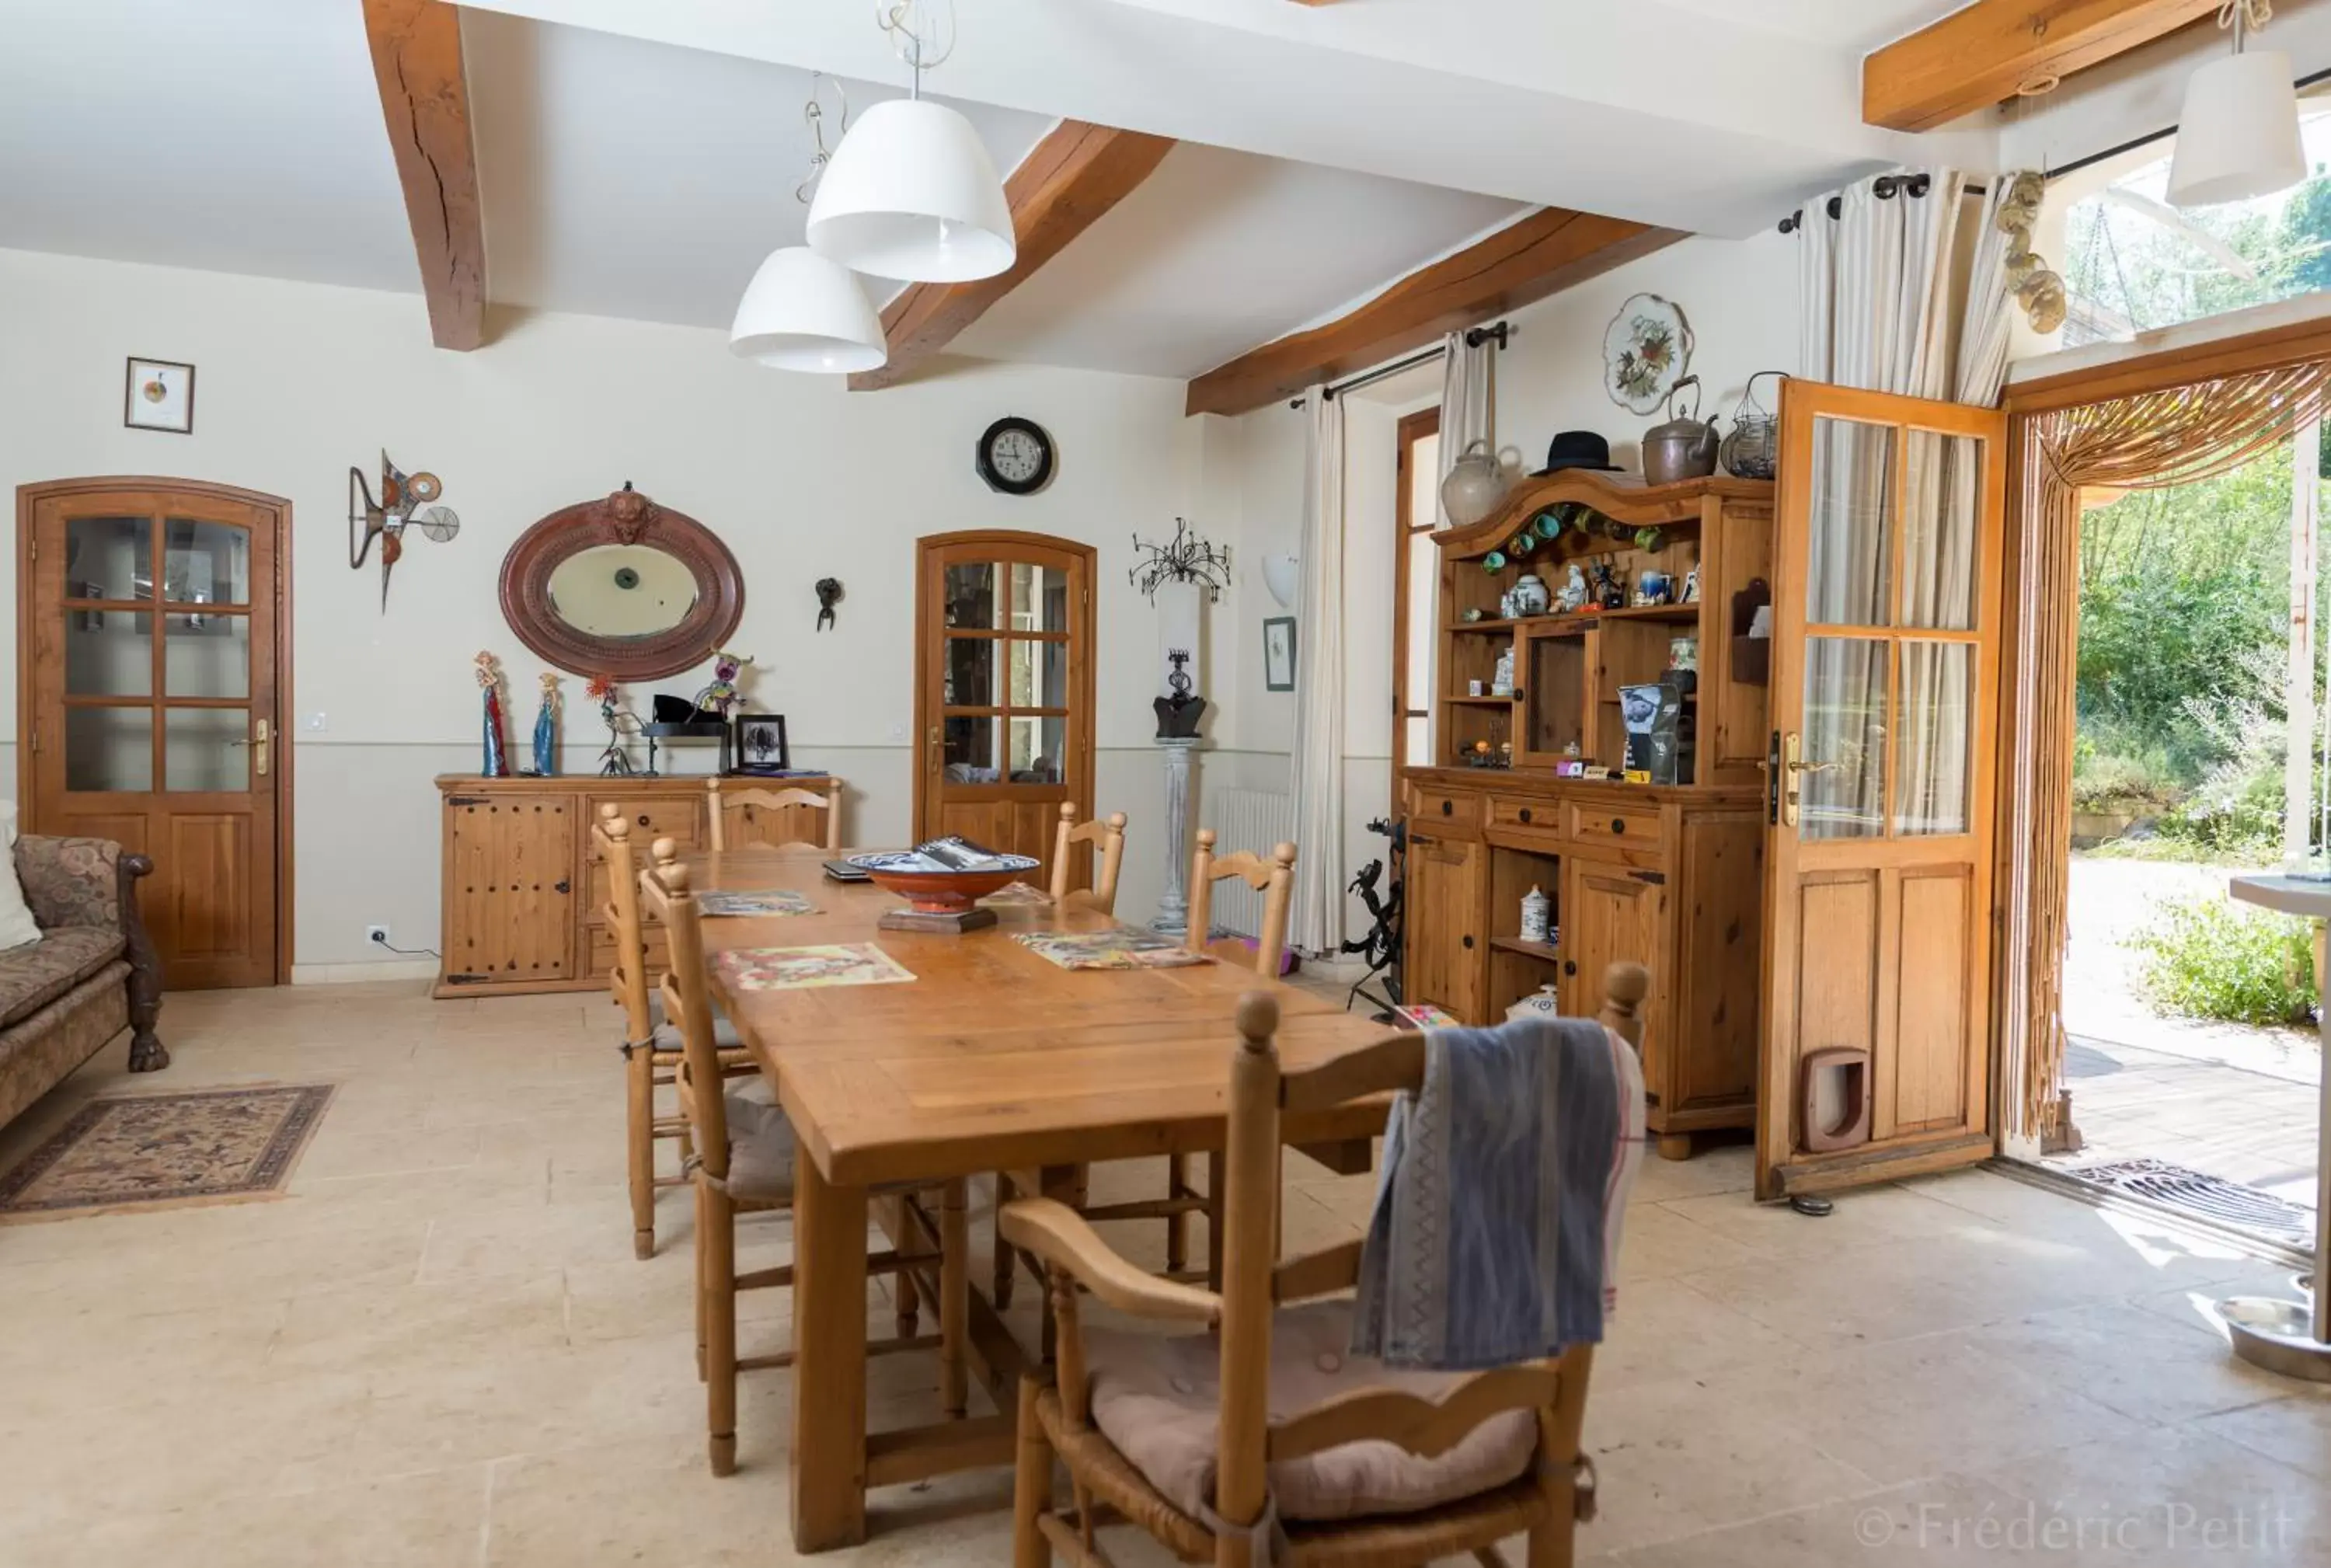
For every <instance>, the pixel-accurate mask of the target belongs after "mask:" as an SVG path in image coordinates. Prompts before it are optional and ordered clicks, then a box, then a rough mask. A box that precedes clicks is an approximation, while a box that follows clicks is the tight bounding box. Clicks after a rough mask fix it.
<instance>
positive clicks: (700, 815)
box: [435, 774, 833, 996]
mask: <svg viewBox="0 0 2331 1568" xmlns="http://www.w3.org/2000/svg"><path fill="white" fill-rule="evenodd" d="M709 782H710V781H709V780H708V779H704V778H700V777H699V778H689V777H656V778H642V777H637V776H634V777H629V778H608V777H602V776H598V775H585V776H581V777H557V778H479V777H475V776H465V775H462V774H446V775H443V776H442V777H440V778H439V779H438V780H437V791H438V794H440V796H442V801H443V812H444V825H443V839H444V872H443V881H442V889H441V892H440V903H441V911H442V914H441V922H440V930H441V932H442V936H441V937H440V940H439V946H440V948H441V949H442V953H443V957H442V959H441V960H440V962H439V966H438V972H437V987H436V991H435V994H436V995H438V996H499V995H509V994H513V993H519V992H528V991H581V990H586V989H589V988H592V987H595V986H604V984H606V983H607V969H608V966H609V965H610V964H611V963H612V962H613V959H614V937H613V936H612V935H611V934H610V933H609V931H608V929H607V922H606V908H607V870H606V867H605V866H604V864H603V863H602V862H601V860H600V859H599V856H598V853H597V851H595V849H594V848H593V846H592V843H591V824H592V822H595V821H596V820H597V819H598V815H599V808H600V807H601V806H602V805H603V804H605V803H610V802H612V803H614V804H615V805H618V806H620V807H622V808H623V814H624V816H625V817H627V818H629V819H630V821H631V823H632V833H633V840H634V841H635V842H638V843H639V844H640V845H641V846H642V850H644V848H645V846H646V845H647V844H648V843H651V842H652V841H655V840H657V839H671V840H674V841H677V842H679V843H680V844H681V845H682V846H684V847H689V848H693V847H696V846H699V845H702V844H706V843H709V841H710V834H711V824H710V820H709V800H710V792H709V789H708V787H707V786H708V784H709ZM832 783H833V780H831V779H829V778H827V777H824V776H823V775H817V776H804V777H798V778H787V779H783V780H776V781H772V780H767V779H756V778H727V779H722V780H721V781H720V784H721V788H722V791H723V792H724V793H727V792H730V791H735V790H745V789H763V790H766V789H771V788H786V787H797V788H803V789H813V790H823V789H824V788H826V787H827V786H828V785H829V784H832ZM728 835H729V841H730V843H731V844H732V846H733V845H738V844H745V843H769V844H779V843H786V842H793V841H804V842H809V843H823V842H824V841H825V822H824V813H823V811H822V810H821V809H820V808H817V807H814V806H787V807H785V808H783V809H782V810H778V811H770V810H767V809H766V808H762V807H755V806H747V807H745V808H742V809H739V810H736V811H733V812H732V813H730V815H729V821H728ZM648 943H649V950H650V956H651V957H652V959H653V960H654V961H656V962H657V963H661V961H662V956H663V933H662V932H661V931H660V930H656V929H652V928H651V930H650V931H649V933H648Z"/></svg>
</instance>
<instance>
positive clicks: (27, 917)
mask: <svg viewBox="0 0 2331 1568" xmlns="http://www.w3.org/2000/svg"><path fill="white" fill-rule="evenodd" d="M0 851H5V853H0V948H5V947H23V946H29V945H30V944H32V943H34V942H38V941H39V940H40V939H41V927H40V924H39V923H38V922H37V921H35V920H34V919H33V912H32V910H30V909H28V908H25V907H24V884H22V883H21V882H19V881H17V880H16V803H15V802H14V801H9V802H6V803H0Z"/></svg>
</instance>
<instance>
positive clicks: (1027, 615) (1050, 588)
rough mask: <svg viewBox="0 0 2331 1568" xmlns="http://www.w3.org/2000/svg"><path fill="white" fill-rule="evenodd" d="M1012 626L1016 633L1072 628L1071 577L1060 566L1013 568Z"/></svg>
mask: <svg viewBox="0 0 2331 1568" xmlns="http://www.w3.org/2000/svg"><path fill="white" fill-rule="evenodd" d="M1012 573H1013V583H1012V627H1013V631H1015V632H1066V631H1067V630H1068V629H1069V575H1068V574H1067V573H1066V572H1064V571H1062V570H1061V568H1060V567H1058V566H1037V565H1024V564H1023V565H1017V566H1014V567H1013V568H1012Z"/></svg>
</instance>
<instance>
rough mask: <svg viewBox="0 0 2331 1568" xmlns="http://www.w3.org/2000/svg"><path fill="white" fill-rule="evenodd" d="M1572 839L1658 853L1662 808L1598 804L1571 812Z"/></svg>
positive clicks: (1643, 805)
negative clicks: (1656, 851) (1656, 850)
mask: <svg viewBox="0 0 2331 1568" xmlns="http://www.w3.org/2000/svg"><path fill="white" fill-rule="evenodd" d="M1570 836H1571V837H1572V838H1574V839H1576V840H1577V841H1580V842H1581V843H1591V844H1618V845H1624V846H1629V847H1632V848H1635V849H1643V850H1655V849H1657V848H1659V844H1660V808H1659V807H1657V806H1655V805H1653V804H1651V802H1649V801H1645V802H1643V803H1641V805H1632V804H1629V803H1624V802H1620V801H1597V802H1594V803H1591V804H1574V805H1572V806H1571V808H1570Z"/></svg>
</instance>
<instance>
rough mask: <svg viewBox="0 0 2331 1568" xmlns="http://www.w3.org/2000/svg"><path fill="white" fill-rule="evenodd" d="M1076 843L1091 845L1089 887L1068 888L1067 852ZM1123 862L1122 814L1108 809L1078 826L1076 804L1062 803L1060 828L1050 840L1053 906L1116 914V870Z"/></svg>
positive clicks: (1123, 815)
mask: <svg viewBox="0 0 2331 1568" xmlns="http://www.w3.org/2000/svg"><path fill="white" fill-rule="evenodd" d="M1079 844H1090V845H1092V846H1093V875H1092V887H1091V888H1090V889H1082V888H1079V889H1070V886H1069V852H1070V850H1072V849H1074V848H1075V847H1076V846H1077V845H1079ZM1124 863H1125V813H1123V812H1111V813H1109V814H1108V816H1105V817H1097V818H1095V819H1094V820H1093V821H1091V822H1086V823H1084V824H1083V825H1082V826H1079V825H1078V823H1077V803H1076V802H1074V801H1062V802H1061V828H1060V832H1058V833H1056V834H1055V835H1053V839H1052V904H1053V907H1054V908H1083V909H1098V910H1099V911H1100V912H1101V913H1102V914H1104V915H1114V914H1116V913H1117V872H1118V867H1120V866H1122V865H1123V864H1124Z"/></svg>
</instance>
